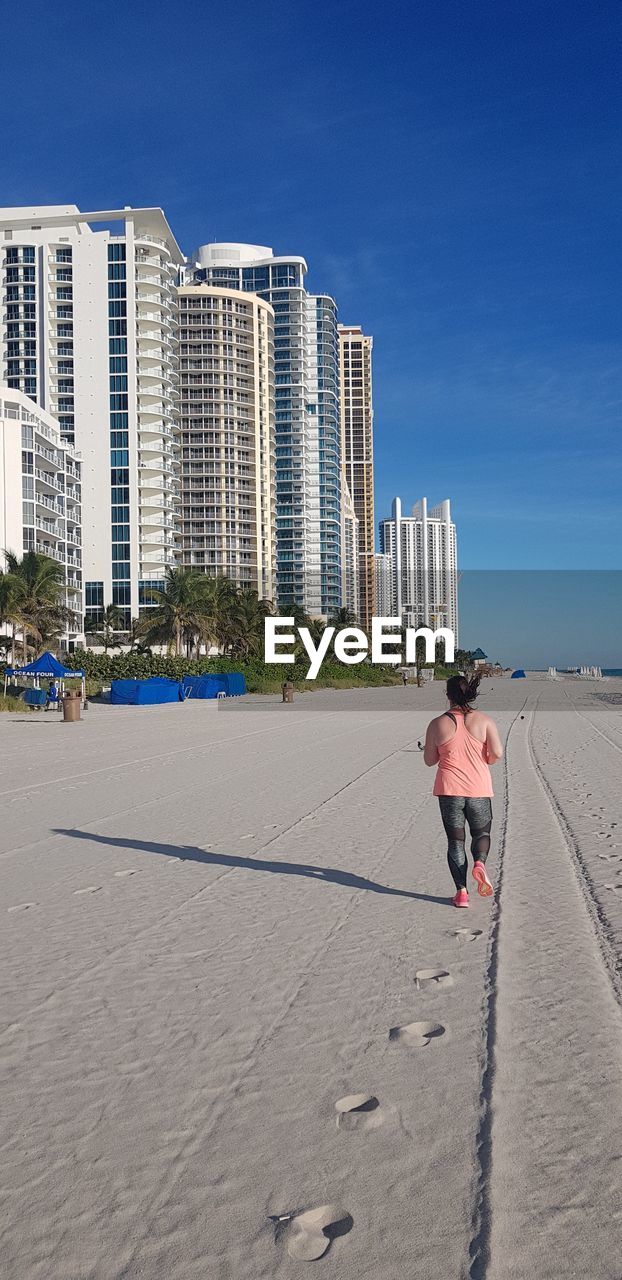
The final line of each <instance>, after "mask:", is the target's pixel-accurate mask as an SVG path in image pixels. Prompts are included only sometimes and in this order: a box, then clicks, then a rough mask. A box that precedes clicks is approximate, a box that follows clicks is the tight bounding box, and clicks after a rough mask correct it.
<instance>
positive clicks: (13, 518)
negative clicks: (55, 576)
mask: <svg viewBox="0 0 622 1280" xmlns="http://www.w3.org/2000/svg"><path fill="white" fill-rule="evenodd" d="M81 483H82V476H81V464H80V461H79V459H78V457H77V456H76V453H75V450H74V449H73V448H72V447H71V445H67V444H64V443H63V442H62V441H61V435H60V428H59V425H58V423H57V421H56V419H55V418H53V417H52V415H51V414H49V413H46V411H45V410H44V409H39V408H37V406H36V405H35V404H33V402H32V400H31V399H30V398H29V396H27V395H26V394H25V393H24V392H23V391H17V390H10V389H9V388H7V387H2V386H0V530H1V531H2V535H1V536H2V545H1V547H0V567H1V568H2V569H5V567H6V561H5V555H4V553H5V552H7V551H9V552H13V553H14V554H15V555H16V556H18V557H21V556H22V555H24V553H25V552H27V551H38V552H40V553H41V554H43V555H46V556H49V557H50V558H51V559H52V560H55V561H56V563H57V564H59V565H60V566H61V568H62V570H63V574H64V579H65V588H64V593H63V597H64V599H63V602H64V604H65V606H66V608H67V609H68V610H70V615H69V622H68V625H67V630H66V631H65V633H64V635H63V636H61V644H62V645H63V647H64V648H73V647H74V645H75V641H76V639H78V638H79V637H80V636H81V634H82V629H83V627H82V615H83V595H82V493H81Z"/></svg>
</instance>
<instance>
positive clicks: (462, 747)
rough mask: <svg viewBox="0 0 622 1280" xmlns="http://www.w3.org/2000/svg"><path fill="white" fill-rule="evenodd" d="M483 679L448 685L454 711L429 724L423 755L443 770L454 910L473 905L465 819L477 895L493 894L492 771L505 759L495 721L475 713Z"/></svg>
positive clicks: (437, 788) (440, 779)
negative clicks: (490, 862) (490, 856)
mask: <svg viewBox="0 0 622 1280" xmlns="http://www.w3.org/2000/svg"><path fill="white" fill-rule="evenodd" d="M480 679H481V676H479V675H475V676H473V677H472V679H470V680H468V679H467V677H466V676H452V677H451V679H450V680H448V681H447V697H448V699H449V711H445V712H443V715H442V716H437V717H436V719H435V720H431V721H430V723H429V725H428V731H427V733H426V739H425V747H424V753H423V758H424V760H425V763H426V764H427V765H433V764H436V765H438V769H437V773H436V780H435V783H434V795H435V796H438V802H439V805H440V809H441V817H442V819H443V826H444V828H445V831H446V834H447V841H448V844H447V861H448V863H449V870H450V871H451V874H452V877H453V881H454V884H455V886H456V893H455V896H454V898H453V899H452V901H453V904H454V907H468V905H469V894H468V890H467V887H466V882H467V858H466V852H465V847H464V838H465V819H466V821H467V822H468V824H469V831H470V833H471V854H472V856H473V877H474V879H475V880H476V881H477V889H478V893H479V894H480V895H481V896H482V897H483V898H488V897H490V895H491V893H492V885H491V883H490V880H489V879H488V874H487V872H486V858H487V857H488V853H489V851H490V828H491V826H492V804H491V797H492V795H493V790H492V778H491V776H490V765H491V764H495V763H496V761H497V760H500V759H501V757H502V755H503V747H502V746H501V739H500V737H499V732H498V730H497V726H496V724H495V722H494V720H491V718H490V716H486V715H484V713H483V712H482V711H475V710H474V709H473V705H472V704H473V703H474V702H475V699H476V697H477V693H478V688H479V682H480Z"/></svg>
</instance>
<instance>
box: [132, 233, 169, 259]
mask: <svg viewBox="0 0 622 1280" xmlns="http://www.w3.org/2000/svg"><path fill="white" fill-rule="evenodd" d="M134 244H157V246H158V249H164V252H165V253H166V255H167V257H169V258H170V256H171V251H170V249H169V247H168V245H167V243H166V240H161V239H160V238H159V236H150V235H147V232H146V231H144V232H142V231H134Z"/></svg>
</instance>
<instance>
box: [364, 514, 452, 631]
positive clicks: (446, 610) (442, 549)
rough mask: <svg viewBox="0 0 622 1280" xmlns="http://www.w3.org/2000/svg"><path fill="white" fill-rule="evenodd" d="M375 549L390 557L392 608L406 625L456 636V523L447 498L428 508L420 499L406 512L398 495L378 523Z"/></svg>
mask: <svg viewBox="0 0 622 1280" xmlns="http://www.w3.org/2000/svg"><path fill="white" fill-rule="evenodd" d="M380 550H381V552H383V553H384V554H385V555H389V556H390V557H391V562H392V572H393V607H394V612H395V616H396V617H397V616H399V617H401V618H402V619H403V621H404V623H405V625H406V626H412V627H421V626H433V627H435V628H436V627H449V628H450V629H451V630H452V631H453V632H454V635H455V638H456V643H457V640H458V569H457V549H456V526H455V524H453V522H452V519H451V509H450V503H449V499H448V498H446V499H445V501H444V502H441V503H439V505H438V506H436V507H433V508H432V509H431V510H430V511H428V504H427V499H426V498H422V499H421V501H420V502H417V503H416V504H415V506H414V507H413V509H412V513H411V515H410V516H403V515H402V503H401V501H400V499H399V498H395V499H394V501H393V508H392V515H391V517H390V519H386V520H381V521H380Z"/></svg>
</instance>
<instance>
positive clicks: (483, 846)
mask: <svg viewBox="0 0 622 1280" xmlns="http://www.w3.org/2000/svg"><path fill="white" fill-rule="evenodd" d="M438 803H439V805H440V810H441V818H442V819H443V826H444V828H445V831H446V834H447V862H448V863H449V870H450V871H451V874H452V876H453V881H454V884H455V886H456V889H466V882H467V857H466V850H465V847H464V837H465V828H464V823H465V819H466V821H467V822H468V824H469V831H470V833H471V854H472V857H473V861H474V862H485V861H486V858H487V857H488V854H489V852H490V828H491V826H492V804H491V802H490V800H489V798H488V796H482V797H481V798H480V797H477V798H475V799H473V798H471V797H470V796H439V797H438Z"/></svg>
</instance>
